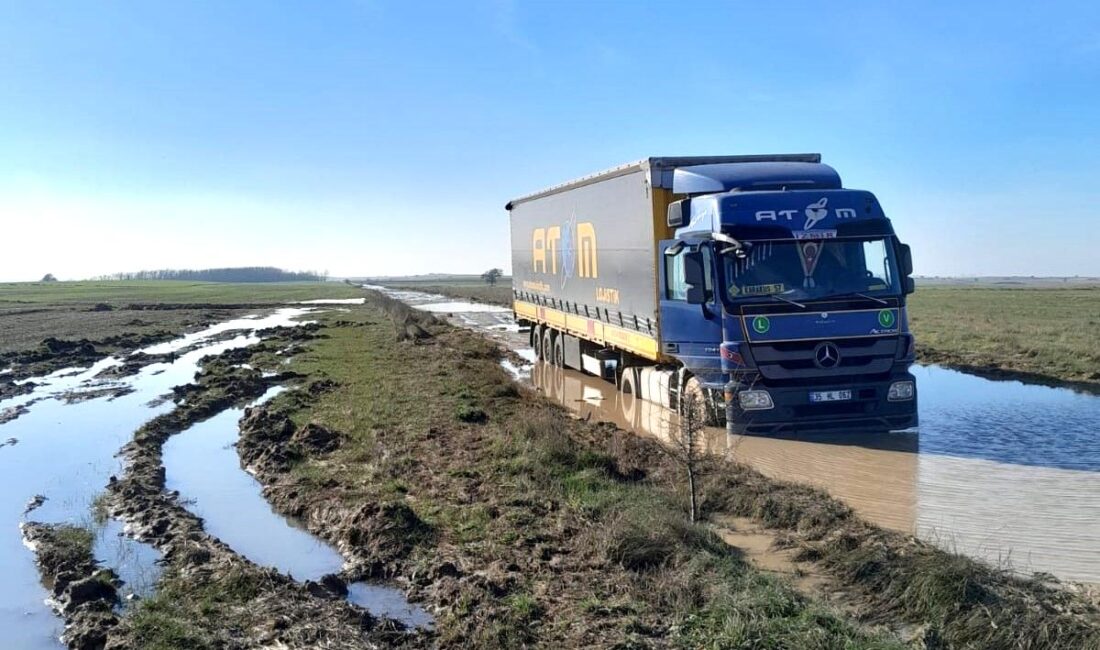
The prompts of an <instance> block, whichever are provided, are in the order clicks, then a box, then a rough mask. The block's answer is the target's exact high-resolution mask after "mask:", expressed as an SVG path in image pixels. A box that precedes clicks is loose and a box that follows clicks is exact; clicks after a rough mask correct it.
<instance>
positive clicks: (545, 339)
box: [541, 327, 557, 361]
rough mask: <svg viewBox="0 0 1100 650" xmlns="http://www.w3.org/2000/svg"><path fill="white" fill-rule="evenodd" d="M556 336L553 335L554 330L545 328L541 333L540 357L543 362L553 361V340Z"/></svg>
mask: <svg viewBox="0 0 1100 650" xmlns="http://www.w3.org/2000/svg"><path fill="white" fill-rule="evenodd" d="M556 338H557V336H555V334H554V330H553V329H551V328H549V327H546V328H543V331H542V357H541V359H542V360H543V361H553V360H554V339H556Z"/></svg>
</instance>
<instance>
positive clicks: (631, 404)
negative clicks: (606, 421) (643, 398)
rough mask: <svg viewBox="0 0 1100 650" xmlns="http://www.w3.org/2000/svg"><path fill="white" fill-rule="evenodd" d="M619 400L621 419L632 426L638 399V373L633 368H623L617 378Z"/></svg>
mask: <svg viewBox="0 0 1100 650" xmlns="http://www.w3.org/2000/svg"><path fill="white" fill-rule="evenodd" d="M619 399H620V400H622V412H623V419H624V420H626V421H627V422H628V423H630V424H631V425H633V424H634V412H635V409H636V408H637V405H638V399H639V397H638V372H637V370H635V369H634V368H624V369H623V374H622V376H621V377H619Z"/></svg>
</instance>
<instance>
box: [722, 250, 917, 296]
mask: <svg viewBox="0 0 1100 650" xmlns="http://www.w3.org/2000/svg"><path fill="white" fill-rule="evenodd" d="M723 257H724V265H723V266H724V272H725V284H726V295H727V297H728V298H729V299H731V300H745V299H759V298H764V297H768V296H776V297H780V298H786V299H793V300H815V299H822V298H828V297H830V296H839V295H845V294H852V293H863V294H867V295H871V296H875V295H897V294H899V293H901V291H900V289H899V282H898V275H897V265H896V263H895V261H894V249H893V246H891V245H890V241H888V239H887V238H885V237H879V238H871V239H804V240H796V241H791V240H783V241H758V242H753V245H752V248H751V249H750V251H749V253H748V255H747V256H746V257H745V258H743V259H739V258H737V257H736V256H735V255H734V254H732V253H727V254H726V255H724V256H723Z"/></svg>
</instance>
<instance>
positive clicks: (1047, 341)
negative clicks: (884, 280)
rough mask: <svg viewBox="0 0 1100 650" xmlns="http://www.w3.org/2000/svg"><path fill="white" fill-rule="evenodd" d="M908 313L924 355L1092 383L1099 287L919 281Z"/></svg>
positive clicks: (1099, 374) (1097, 374)
mask: <svg viewBox="0 0 1100 650" xmlns="http://www.w3.org/2000/svg"><path fill="white" fill-rule="evenodd" d="M909 319H910V325H911V327H912V330H913V332H914V334H915V335H916V337H917V350H918V353H919V354H920V357H921V359H922V360H924V361H928V362H937V363H944V364H947V365H952V366H963V367H967V368H970V369H975V370H983V369H984V370H998V369H999V370H1003V371H1009V372H1016V373H1021V374H1023V375H1025V376H1028V377H1029V378H1032V379H1037V380H1040V381H1044V380H1047V381H1065V382H1085V383H1094V384H1096V385H1098V386H1100V347H1097V345H1096V340H1095V338H1096V334H1097V332H1100V287H1092V288H1075V289H1053V288H1051V289H1027V288H970V287H948V286H934V287H928V286H921V287H919V288H918V290H917V292H916V293H915V294H913V296H912V297H911V298H910V302H909Z"/></svg>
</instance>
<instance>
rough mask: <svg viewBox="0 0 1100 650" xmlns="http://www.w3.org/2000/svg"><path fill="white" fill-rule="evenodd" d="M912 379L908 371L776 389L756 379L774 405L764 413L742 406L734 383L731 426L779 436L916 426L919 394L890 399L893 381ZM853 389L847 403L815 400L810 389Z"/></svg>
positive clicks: (728, 409)
mask: <svg viewBox="0 0 1100 650" xmlns="http://www.w3.org/2000/svg"><path fill="white" fill-rule="evenodd" d="M896 381H913V382H914V384H915V380H914V378H913V375H912V374H910V373H909V372H898V373H893V374H892V375H891V376H890V378H889V379H881V380H860V379H859V378H855V377H852V378H848V380H847V381H838V382H836V383H830V384H827V385H816V384H815V385H806V386H783V387H772V386H768V385H767V384H765V383H763V382H759V381H758V382H756V383H755V384H753V385H752V386H751V388H753V389H763V390H767V391H768V392H769V393H770V394H771V397H772V402H773V403H774V407H773V408H770V409H767V410H760V411H745V410H742V409H741V407H740V405H739V403H738V399H737V395H736V392H737V390H738V388H745V389H747V388H750V386H747V385H741V386H739V387H737V386H735V387H734V390H733V391H732V399H731V400H729V401H728V403H727V404H726V429H727V430H728V431H729V432H730V433H735V434H745V433H748V434H763V435H768V434H778V433H790V432H794V431H837V432H848V431H883V432H885V431H898V430H901V429H910V428H913V427H915V426H917V395H916V393H915V392H914V395H913V399H910V400H906V401H899V402H891V401H889V400H887V399H886V395H887V392H888V391H889V389H890V384H892V383H893V382H896ZM827 390H851V391H852V399H850V400H846V401H842V402H823V403H812V402H810V392H811V391H827Z"/></svg>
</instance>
